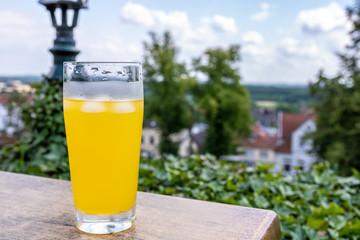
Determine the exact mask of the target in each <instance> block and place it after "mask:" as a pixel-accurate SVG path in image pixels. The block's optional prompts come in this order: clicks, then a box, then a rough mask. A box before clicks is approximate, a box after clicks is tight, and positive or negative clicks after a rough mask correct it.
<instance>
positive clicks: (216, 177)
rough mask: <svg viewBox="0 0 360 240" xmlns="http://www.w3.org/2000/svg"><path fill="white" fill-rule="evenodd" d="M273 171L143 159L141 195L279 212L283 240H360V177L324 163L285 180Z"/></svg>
mask: <svg viewBox="0 0 360 240" xmlns="http://www.w3.org/2000/svg"><path fill="white" fill-rule="evenodd" d="M270 168H271V166H270V165H261V164H259V165H258V166H257V167H256V168H247V167H245V165H243V164H239V163H226V162H220V161H217V160H216V159H215V158H214V157H213V156H211V155H205V156H192V157H190V158H180V157H174V156H172V155H168V156H166V157H165V158H164V159H157V160H155V159H152V160H145V159H143V160H142V161H141V164H140V175H139V190H141V191H146V192H153V193H160V194H167V195H172V196H179V197H186V198H194V199H200V200H206V201H215V202H221V203H229V204H237V205H241V206H249V207H256V208H264V209H271V210H274V211H275V212H276V213H277V214H278V215H279V218H280V224H281V230H282V236H283V239H360V174H359V172H357V171H356V170H354V171H353V172H354V174H353V176H351V177H340V176H338V175H337V174H336V172H335V171H334V170H332V169H331V168H330V166H329V164H328V163H320V164H317V165H314V166H313V168H312V170H311V171H310V172H303V171H300V170H299V171H298V174H297V175H295V176H289V177H283V176H282V173H278V174H274V173H272V172H271V171H270Z"/></svg>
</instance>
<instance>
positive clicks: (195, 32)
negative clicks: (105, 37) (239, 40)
mask: <svg viewBox="0 0 360 240" xmlns="http://www.w3.org/2000/svg"><path fill="white" fill-rule="evenodd" d="M120 16H121V19H122V20H123V21H124V22H127V23H131V24H137V25H142V26H144V27H146V28H148V29H150V30H153V31H156V32H161V31H165V30H168V31H171V33H172V35H173V36H174V38H175V39H176V43H177V44H178V45H179V46H180V48H181V50H182V53H184V52H185V54H184V55H190V56H191V55H192V56H194V55H197V54H200V53H201V52H202V51H203V50H204V49H205V48H206V47H208V46H213V45H217V46H219V42H218V41H217V39H218V37H219V36H218V34H217V32H223V33H227V34H235V33H237V26H236V22H235V20H234V19H233V18H231V17H225V16H222V15H219V14H216V15H214V16H212V17H202V18H200V24H199V25H198V26H197V27H194V26H192V24H191V23H190V20H189V18H188V15H187V13H186V12H184V11H170V12H165V11H162V10H153V9H148V8H146V7H144V6H143V5H140V4H134V3H131V2H128V3H126V4H125V6H124V7H123V8H122V9H121V11H120ZM144 19H147V20H144ZM220 45H221V43H220Z"/></svg>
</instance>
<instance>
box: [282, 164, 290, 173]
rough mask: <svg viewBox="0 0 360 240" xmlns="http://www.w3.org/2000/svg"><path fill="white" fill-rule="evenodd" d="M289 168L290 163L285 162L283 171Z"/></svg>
mask: <svg viewBox="0 0 360 240" xmlns="http://www.w3.org/2000/svg"><path fill="white" fill-rule="evenodd" d="M290 170H291V165H290V163H285V164H284V171H285V172H290Z"/></svg>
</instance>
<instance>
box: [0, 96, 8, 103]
mask: <svg viewBox="0 0 360 240" xmlns="http://www.w3.org/2000/svg"><path fill="white" fill-rule="evenodd" d="M8 101H9V95H5V94H0V104H4V103H7V102H8Z"/></svg>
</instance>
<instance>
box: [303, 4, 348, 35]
mask: <svg viewBox="0 0 360 240" xmlns="http://www.w3.org/2000/svg"><path fill="white" fill-rule="evenodd" d="M297 22H298V23H299V24H300V25H301V28H302V30H303V32H305V33H324V32H330V31H334V30H337V29H348V28H349V22H348V21H347V17H346V13H345V10H344V9H343V8H342V7H341V6H340V5H339V4H337V3H336V2H333V3H331V4H330V5H329V6H327V7H321V8H316V9H311V10H304V11H301V12H300V13H299V14H298V16H297Z"/></svg>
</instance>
